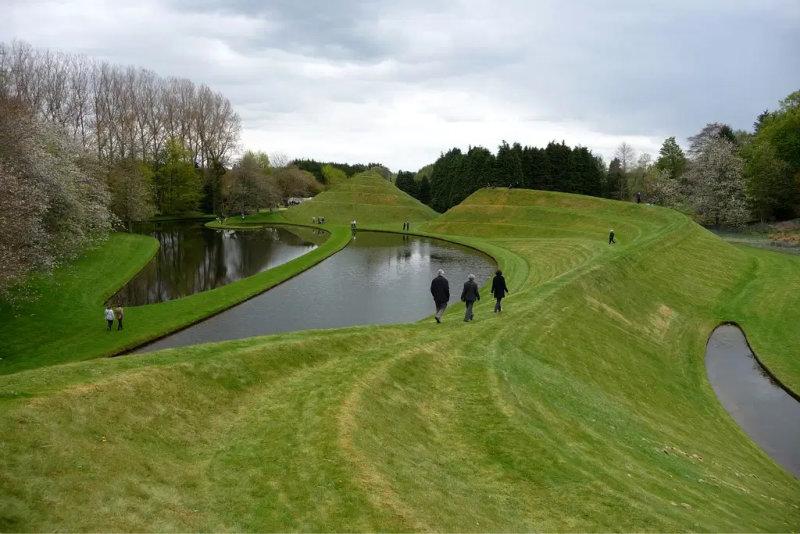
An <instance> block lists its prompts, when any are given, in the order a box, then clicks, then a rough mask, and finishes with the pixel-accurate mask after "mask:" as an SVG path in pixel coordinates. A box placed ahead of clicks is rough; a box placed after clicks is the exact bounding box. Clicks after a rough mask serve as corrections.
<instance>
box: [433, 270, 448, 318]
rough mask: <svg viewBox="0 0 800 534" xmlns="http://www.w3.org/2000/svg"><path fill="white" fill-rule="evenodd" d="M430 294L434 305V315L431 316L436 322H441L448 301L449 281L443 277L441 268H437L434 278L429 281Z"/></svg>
mask: <svg viewBox="0 0 800 534" xmlns="http://www.w3.org/2000/svg"><path fill="white" fill-rule="evenodd" d="M431 295H433V303H434V304H435V305H436V315H434V316H433V317H434V319H436V322H437V323H441V322H442V314H443V313H444V310H445V309H447V303H448V302H449V301H450V283H449V282H448V281H447V278H445V277H444V271H443V270H442V269H439V272H438V273H437V274H436V278H434V279H433V281H432V282H431Z"/></svg>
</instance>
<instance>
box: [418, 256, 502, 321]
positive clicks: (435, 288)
mask: <svg viewBox="0 0 800 534" xmlns="http://www.w3.org/2000/svg"><path fill="white" fill-rule="evenodd" d="M506 293H508V287H507V286H506V279H505V278H504V277H503V273H502V272H501V271H497V272H496V273H495V275H494V279H493V280H492V295H493V296H494V298H495V300H496V302H495V305H494V311H495V313H498V312H500V311H501V310H502V306H501V305H502V300H503V297H505V296H506ZM431 295H433V302H434V304H436V315H434V316H433V317H434V318H435V319H436V322H437V323H441V322H442V315H443V314H444V310H445V309H447V303H448V302H450V283H449V282H448V281H447V278H445V277H444V271H443V270H442V269H439V272H438V274H437V276H436V278H434V279H433V281H432V282H431ZM461 300H462V302H464V304H465V305H466V311H465V312H464V322H469V321H471V320H472V319H473V317H474V315H473V313H472V307H473V306H474V305H475V301H477V300H481V295H480V293H479V292H478V284H477V283H476V282H475V275H474V274H470V275H469V276H468V277H467V281H466V282H464V288H463V289H462V290H461Z"/></svg>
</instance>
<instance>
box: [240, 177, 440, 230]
mask: <svg viewBox="0 0 800 534" xmlns="http://www.w3.org/2000/svg"><path fill="white" fill-rule="evenodd" d="M437 215H438V214H437V213H436V212H435V211H433V210H432V209H431V208H430V207H428V206H426V205H425V204H423V203H421V202H420V201H418V200H417V199H415V198H414V197H412V196H410V195H409V194H407V193H405V192H404V191H401V190H400V189H398V188H397V187H395V185H394V184H392V183H391V182H389V181H388V180H386V179H385V178H383V177H382V176H381V175H380V174H378V173H377V172H374V171H366V172H362V173H359V174H356V175H353V176H352V177H351V178H348V179H346V180H344V181H342V182H341V183H339V184H336V185H334V186H333V187H331V188H330V189H328V190H327V191H323V192H322V193H320V194H318V195H317V196H316V197H314V198H313V199H311V200H310V201H308V202H305V203H303V204H301V205H299V206H293V207H291V208H289V209H287V210H284V211H280V212H276V213H272V214H270V213H261V214H258V215H254V216H251V217H247V218H246V219H245V223H263V222H294V223H300V224H311V220H312V218H313V217H325V219H326V220H327V223H328V224H350V221H352V220H353V219H356V220H357V221H358V223H359V225H360V226H364V225H372V226H375V225H392V224H394V225H395V226H401V225H402V223H403V221H404V220H406V219H408V220H409V221H411V222H413V223H417V222H422V221H427V220H430V219H433V218H434V217H436V216H437ZM398 229H399V228H398Z"/></svg>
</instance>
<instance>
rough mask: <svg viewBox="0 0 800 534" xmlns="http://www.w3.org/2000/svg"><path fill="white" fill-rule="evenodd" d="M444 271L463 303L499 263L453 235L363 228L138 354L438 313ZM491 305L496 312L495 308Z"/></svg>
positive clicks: (454, 295)
mask: <svg viewBox="0 0 800 534" xmlns="http://www.w3.org/2000/svg"><path fill="white" fill-rule="evenodd" d="M438 269H444V270H445V273H446V277H447V278H448V279H449V280H450V293H451V303H453V302H454V301H455V302H458V301H459V297H460V295H461V286H462V284H463V283H464V281H465V280H466V277H467V275H468V274H470V273H473V274H475V275H476V279H477V282H478V284H479V285H483V284H484V282H486V281H487V280H488V279H489V278H490V277H491V275H492V273H493V271H494V269H495V264H494V262H493V261H492V259H491V258H490V257H488V256H486V255H484V254H481V253H479V252H477V251H475V250H473V249H470V248H467V247H462V246H459V245H455V244H452V243H448V242H445V241H440V240H436V239H427V238H417V237H413V236H403V235H399V234H387V233H379V232H359V233H358V235H357V236H356V239H354V240H353V241H352V242H351V243H350V244H349V245H348V246H347V247H346V248H345V249H343V250H342V251H340V252H338V253H336V254H335V255H333V256H332V257H330V258H328V259H327V260H325V261H323V262H322V263H320V264H319V265H316V266H315V267H312V268H311V269H309V270H307V271H304V272H303V273H301V274H299V275H298V276H296V277H294V278H292V279H290V280H288V281H286V282H284V283H283V284H280V285H278V286H276V287H274V288H272V289H270V290H269V291H267V292H265V293H262V294H261V295H259V296H257V297H255V298H253V299H251V300H248V301H245V302H243V303H241V304H239V305H237V306H235V307H233V308H231V309H230V310H227V311H225V312H223V313H221V314H219V315H216V316H214V317H211V318H209V319H206V320H205V321H202V322H200V323H198V324H196V325H194V326H191V327H189V328H187V329H185V330H182V331H180V332H176V333H175V334H173V335H171V336H168V337H165V338H163V339H161V340H159V341H156V342H154V343H151V344H150V345H146V346H144V347H142V348H140V349H139V350H137V351H136V352H149V351H153V350H159V349H164V348H169V347H180V346H184V345H194V344H197V343H206V342H210V341H222V340H226V339H239V338H245V337H251V336H257V335H264V334H272V333H277V332H287V331H294V330H306V329H311V328H336V327H343V326H352V325H360V324H387V323H404V322H411V321H416V320H418V319H421V318H423V317H425V316H426V315H430V314H432V313H433V312H434V309H433V301H432V298H431V295H430V283H431V279H432V278H433V277H434V276H435V275H436V271H437V270H438ZM485 298H486V300H487V301H488V300H490V299H489V295H485ZM484 309H485V310H486V311H485V312H483V313H490V311H489V310H491V307H489V306H485V307H484ZM478 313H481V312H480V311H478Z"/></svg>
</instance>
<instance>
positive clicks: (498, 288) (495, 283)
mask: <svg viewBox="0 0 800 534" xmlns="http://www.w3.org/2000/svg"><path fill="white" fill-rule="evenodd" d="M506 293H508V287H506V279H505V278H504V277H503V272H502V271H499V270H498V271H497V272H496V273H494V278H493V279H492V295H494V298H495V299H496V300H497V302H496V303H495V305H494V312H495V313H497V312H499V311H502V309H501V305H500V301H501V300H503V297H505V296H506Z"/></svg>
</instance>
